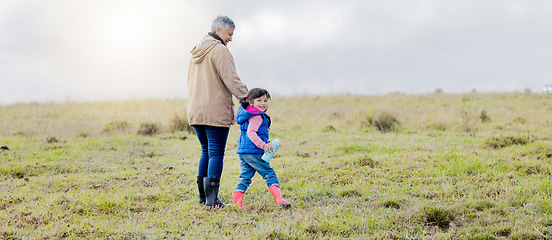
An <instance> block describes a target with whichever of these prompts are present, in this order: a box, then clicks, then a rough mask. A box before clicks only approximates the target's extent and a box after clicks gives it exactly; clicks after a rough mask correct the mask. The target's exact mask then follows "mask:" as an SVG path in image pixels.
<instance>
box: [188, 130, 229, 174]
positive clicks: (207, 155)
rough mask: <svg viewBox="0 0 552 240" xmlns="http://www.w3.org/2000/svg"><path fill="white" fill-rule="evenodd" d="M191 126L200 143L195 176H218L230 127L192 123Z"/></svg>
mask: <svg viewBox="0 0 552 240" xmlns="http://www.w3.org/2000/svg"><path fill="white" fill-rule="evenodd" d="M193 127H194V129H195V132H196V135H197V139H199V143H200V144H201V156H200V158H199V166H198V170H197V176H198V177H209V178H220V177H221V175H222V167H223V165H224V164H223V162H224V161H223V159H224V150H225V148H226V140H227V139H228V131H229V130H230V128H226V127H213V126H205V125H194V126H193Z"/></svg>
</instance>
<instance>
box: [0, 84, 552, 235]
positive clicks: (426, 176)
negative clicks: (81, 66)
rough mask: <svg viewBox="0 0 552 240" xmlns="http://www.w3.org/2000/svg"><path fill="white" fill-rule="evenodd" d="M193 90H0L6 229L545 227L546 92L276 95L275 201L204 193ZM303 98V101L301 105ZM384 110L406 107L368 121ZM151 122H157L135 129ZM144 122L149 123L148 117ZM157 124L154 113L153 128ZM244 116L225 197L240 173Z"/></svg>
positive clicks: (0, 218)
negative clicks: (190, 124) (7, 97)
mask: <svg viewBox="0 0 552 240" xmlns="http://www.w3.org/2000/svg"><path fill="white" fill-rule="evenodd" d="M183 106H186V102H185V101H179V100H166V101H160V100H143V101H126V102H100V103H63V104H36V103H31V104H15V105H9V106H0V145H6V146H8V147H9V148H10V150H9V151H3V152H0V190H1V191H0V222H2V223H3V224H2V225H1V227H0V239H43V238H51V239H61V238H84V239H106V238H107V239H165V238H166V239H178V238H180V239H195V238H217V239H219V238H223V239H224V238H228V239H313V238H314V239H547V238H551V237H552V200H551V199H552V179H551V172H552V147H551V145H550V140H551V138H552V135H551V133H552V131H551V130H552V129H551V127H550V126H551V123H552V102H551V98H550V96H546V95H534V94H467V95H446V94H431V95H402V94H391V95H385V96H355V95H344V96H328V97H293V98H291V97H288V98H279V97H277V96H276V97H274V99H273V102H272V104H271V107H270V109H269V112H268V113H269V114H270V115H271V117H272V119H273V120H274V122H273V125H272V129H271V137H273V138H280V140H281V142H282V145H281V147H280V149H279V150H278V152H277V154H276V156H275V158H274V159H273V160H272V161H271V164H272V166H273V167H274V169H275V170H276V172H277V174H278V177H279V179H280V182H281V185H282V194H283V196H284V198H285V199H287V200H288V201H290V202H291V203H292V204H293V208H292V210H287V211H286V210H283V209H281V208H280V207H279V206H278V205H277V204H276V203H275V202H274V200H273V199H272V196H271V195H270V193H269V192H268V189H267V187H266V185H265V183H264V180H263V179H262V178H261V177H259V176H256V177H255V178H254V179H253V183H252V185H251V187H250V189H248V192H247V193H246V195H245V199H244V205H245V206H246V208H245V209H243V210H239V209H235V208H232V207H228V208H225V209H220V210H216V211H209V210H206V209H205V208H203V207H202V206H200V205H199V204H198V203H197V202H196V201H197V200H196V198H197V197H196V194H197V190H196V185H195V179H196V171H197V161H198V158H199V154H200V149H199V143H198V142H197V139H196V138H195V136H194V135H193V133H190V132H188V131H187V130H183V131H178V130H179V129H181V128H175V127H174V126H173V125H175V124H176V123H178V122H180V121H176V120H175V116H176V115H177V114H178V115H180V116H182V114H183V113H185V109H184V107H183ZM299 106H300V107H299ZM381 112H384V113H386V114H388V115H389V117H392V119H395V120H396V121H397V122H399V123H400V127H399V128H395V129H394V130H393V131H388V132H382V131H381V129H378V128H377V126H375V125H370V124H367V119H374V117H375V116H376V114H377V113H381ZM148 123H155V126H156V128H155V129H156V132H155V133H156V134H152V135H147V134H146V135H142V134H139V130H140V129H143V128H144V126H146V125H147V124H148ZM148 126H149V125H148ZM147 129H149V128H147ZM238 134H239V132H238V129H237V127H235V126H234V127H232V128H231V131H230V136H229V140H228V144H227V149H226V157H225V165H224V173H223V176H222V181H221V183H222V184H221V189H220V193H221V194H220V197H221V198H222V200H223V201H224V202H225V203H231V192H232V191H233V189H234V187H235V185H236V184H237V181H238V177H237V176H238V173H239V165H238V159H237V155H236V139H237V137H238Z"/></svg>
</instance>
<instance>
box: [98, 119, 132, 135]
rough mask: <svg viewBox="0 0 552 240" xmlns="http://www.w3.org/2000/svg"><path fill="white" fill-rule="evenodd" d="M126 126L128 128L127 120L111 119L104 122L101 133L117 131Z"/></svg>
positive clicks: (122, 129) (124, 128)
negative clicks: (111, 120)
mask: <svg viewBox="0 0 552 240" xmlns="http://www.w3.org/2000/svg"><path fill="white" fill-rule="evenodd" d="M127 128H128V122H127V121H113V122H109V123H107V124H105V126H104V128H103V129H102V133H113V132H119V131H124V130H126V129H127Z"/></svg>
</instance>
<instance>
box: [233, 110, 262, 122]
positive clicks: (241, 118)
mask: <svg viewBox="0 0 552 240" xmlns="http://www.w3.org/2000/svg"><path fill="white" fill-rule="evenodd" d="M248 109H249V110H252V109H250V108H249V107H248ZM254 109H256V108H254ZM257 110H258V109H257ZM259 114H264V115H266V113H265V112H263V111H260V110H258V112H249V111H247V110H245V108H243V106H241V105H240V107H239V108H238V113H236V123H238V124H243V123H244V122H246V121H247V120H249V119H250V118H252V117H253V116H255V115H259Z"/></svg>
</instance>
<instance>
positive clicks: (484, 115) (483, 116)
mask: <svg viewBox="0 0 552 240" xmlns="http://www.w3.org/2000/svg"><path fill="white" fill-rule="evenodd" d="M479 119H481V122H484V123H486V122H490V121H491V118H490V117H489V115H488V114H487V112H486V111H485V110H482V111H481V113H479Z"/></svg>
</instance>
